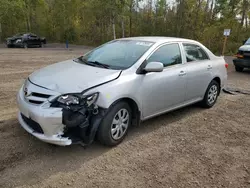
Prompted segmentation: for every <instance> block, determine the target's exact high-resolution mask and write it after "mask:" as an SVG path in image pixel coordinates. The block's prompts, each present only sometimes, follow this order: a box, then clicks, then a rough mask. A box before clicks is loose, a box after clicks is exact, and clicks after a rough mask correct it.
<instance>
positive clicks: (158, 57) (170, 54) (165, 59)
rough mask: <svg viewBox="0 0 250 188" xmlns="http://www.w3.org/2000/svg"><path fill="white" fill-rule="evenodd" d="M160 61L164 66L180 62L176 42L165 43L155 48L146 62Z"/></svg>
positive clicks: (179, 53)
mask: <svg viewBox="0 0 250 188" xmlns="http://www.w3.org/2000/svg"><path fill="white" fill-rule="evenodd" d="M153 61H156V62H161V63H163V65H164V67H167V66H170V65H176V64H181V63H182V60H181V52H180V48H179V45H178V44H167V45H164V46H162V47H160V48H159V49H157V50H156V51H155V52H154V53H153V54H152V55H151V56H150V57H149V59H148V60H147V62H153Z"/></svg>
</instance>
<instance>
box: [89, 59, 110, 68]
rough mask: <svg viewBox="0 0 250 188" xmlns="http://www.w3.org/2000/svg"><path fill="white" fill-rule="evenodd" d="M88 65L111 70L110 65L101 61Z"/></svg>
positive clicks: (90, 62)
mask: <svg viewBox="0 0 250 188" xmlns="http://www.w3.org/2000/svg"><path fill="white" fill-rule="evenodd" d="M86 64H87V65H93V66H98V67H102V68H105V69H109V68H110V66H109V65H106V64H103V63H100V62H99V61H86Z"/></svg>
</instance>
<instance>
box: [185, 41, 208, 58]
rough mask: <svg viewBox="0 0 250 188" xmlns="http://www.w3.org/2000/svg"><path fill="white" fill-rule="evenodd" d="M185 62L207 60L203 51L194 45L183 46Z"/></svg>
mask: <svg viewBox="0 0 250 188" xmlns="http://www.w3.org/2000/svg"><path fill="white" fill-rule="evenodd" d="M183 47H184V50H185V53H186V58H187V62H192V61H199V60H206V59H209V58H208V56H207V54H206V53H205V52H204V50H203V49H202V48H201V47H200V46H198V45H195V44H183Z"/></svg>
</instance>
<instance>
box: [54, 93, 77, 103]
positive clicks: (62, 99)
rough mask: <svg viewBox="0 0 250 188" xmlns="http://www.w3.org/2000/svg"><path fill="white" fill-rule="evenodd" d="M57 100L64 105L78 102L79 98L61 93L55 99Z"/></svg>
mask: <svg viewBox="0 0 250 188" xmlns="http://www.w3.org/2000/svg"><path fill="white" fill-rule="evenodd" d="M57 101H58V102H59V103H62V104H66V105H71V104H79V98H78V97H76V96H73V95H62V96H60V97H59V98H58V99H57Z"/></svg>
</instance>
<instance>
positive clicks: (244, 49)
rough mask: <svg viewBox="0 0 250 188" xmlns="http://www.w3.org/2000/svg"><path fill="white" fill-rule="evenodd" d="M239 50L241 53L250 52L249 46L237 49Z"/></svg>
mask: <svg viewBox="0 0 250 188" xmlns="http://www.w3.org/2000/svg"><path fill="white" fill-rule="evenodd" d="M239 50H242V51H250V45H243V46H241V47H240V48H239Z"/></svg>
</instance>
